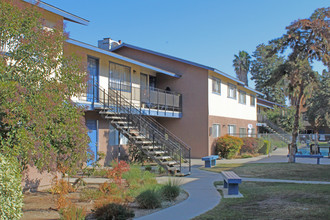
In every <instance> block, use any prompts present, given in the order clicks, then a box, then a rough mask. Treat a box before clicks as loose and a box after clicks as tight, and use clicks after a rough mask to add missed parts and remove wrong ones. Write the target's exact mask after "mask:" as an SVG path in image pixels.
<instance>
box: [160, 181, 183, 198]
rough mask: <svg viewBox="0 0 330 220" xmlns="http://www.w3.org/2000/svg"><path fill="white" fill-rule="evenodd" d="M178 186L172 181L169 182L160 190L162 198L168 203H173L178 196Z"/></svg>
mask: <svg viewBox="0 0 330 220" xmlns="http://www.w3.org/2000/svg"><path fill="white" fill-rule="evenodd" d="M180 191H181V189H180V186H179V184H178V182H177V181H175V180H174V179H172V180H169V181H168V182H167V183H166V184H165V185H164V186H163V187H162V189H161V193H162V197H163V198H164V199H165V200H168V201H174V200H175V199H176V197H178V196H179V195H180Z"/></svg>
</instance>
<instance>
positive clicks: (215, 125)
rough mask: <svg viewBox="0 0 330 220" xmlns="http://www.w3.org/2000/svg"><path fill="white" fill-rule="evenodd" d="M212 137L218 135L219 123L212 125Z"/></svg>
mask: <svg viewBox="0 0 330 220" xmlns="http://www.w3.org/2000/svg"><path fill="white" fill-rule="evenodd" d="M212 137H214V138H217V137H220V125H219V124H213V125H212Z"/></svg>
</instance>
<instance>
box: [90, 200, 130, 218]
mask: <svg viewBox="0 0 330 220" xmlns="http://www.w3.org/2000/svg"><path fill="white" fill-rule="evenodd" d="M93 213H94V215H95V217H96V219H99V220H109V219H116V220H126V219H129V218H133V217H134V216H135V214H134V212H133V211H131V210H129V209H128V208H127V207H126V206H123V205H120V204H116V203H109V204H107V205H104V206H102V207H100V208H98V209H96V210H93Z"/></svg>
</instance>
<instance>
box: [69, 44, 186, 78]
mask: <svg viewBox="0 0 330 220" xmlns="http://www.w3.org/2000/svg"><path fill="white" fill-rule="evenodd" d="M66 42H67V43H70V44H73V45H76V46H79V47H83V48H86V49H89V50H92V51H95V52H98V53H102V54H105V55H108V56H111V57H114V58H117V59H120V60H124V61H127V62H130V63H133V64H136V65H138V66H142V67H144V68H147V69H150V70H153V71H155V72H158V73H162V74H165V75H169V76H172V77H175V78H180V77H181V76H180V75H179V74H176V73H173V72H169V71H166V70H163V69H160V68H158V67H154V66H151V65H148V64H145V63H142V62H140V61H136V60H133V59H131V58H127V57H124V56H122V55H119V54H116V53H113V52H111V51H108V50H103V49H101V48H98V47H95V46H93V45H90V44H86V43H83V42H80V41H77V40H73V39H67V40H66Z"/></svg>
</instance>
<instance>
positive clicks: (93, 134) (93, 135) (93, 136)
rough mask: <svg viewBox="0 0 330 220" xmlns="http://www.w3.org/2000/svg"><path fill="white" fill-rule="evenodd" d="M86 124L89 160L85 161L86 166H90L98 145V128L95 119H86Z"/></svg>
mask: <svg viewBox="0 0 330 220" xmlns="http://www.w3.org/2000/svg"><path fill="white" fill-rule="evenodd" d="M86 126H87V128H88V136H89V138H90V142H89V149H90V152H89V153H88V154H89V155H90V156H91V160H88V161H87V166H91V165H92V163H93V162H95V161H96V159H97V145H98V130H97V121H96V120H86Z"/></svg>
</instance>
